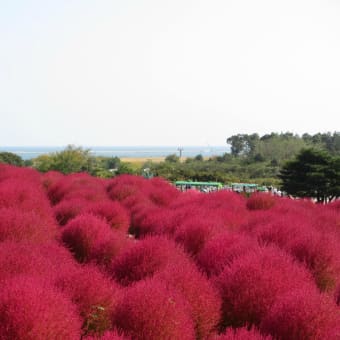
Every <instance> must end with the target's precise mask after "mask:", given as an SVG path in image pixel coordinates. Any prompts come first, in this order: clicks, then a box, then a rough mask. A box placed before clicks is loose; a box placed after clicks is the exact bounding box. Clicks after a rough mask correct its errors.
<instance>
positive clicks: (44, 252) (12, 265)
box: [0, 241, 77, 281]
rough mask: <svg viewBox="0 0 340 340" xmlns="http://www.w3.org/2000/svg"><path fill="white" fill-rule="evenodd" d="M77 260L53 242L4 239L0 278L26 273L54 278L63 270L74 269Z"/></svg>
mask: <svg viewBox="0 0 340 340" xmlns="http://www.w3.org/2000/svg"><path fill="white" fill-rule="evenodd" d="M76 266H77V262H76V261H75V260H74V259H73V257H72V255H71V254H70V252H69V251H67V249H65V248H64V247H62V246H60V245H58V244H57V243H54V242H48V243H44V244H41V245H39V246H37V245H35V244H29V243H23V242H10V241H4V242H2V243H1V246H0V278H1V279H7V278H12V277H15V276H17V275H20V274H27V275H30V276H34V277H38V278H39V279H47V280H50V281H53V280H55V278H56V277H57V276H58V275H61V274H62V273H63V272H64V271H69V270H74V268H75V267H76Z"/></svg>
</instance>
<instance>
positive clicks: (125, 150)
mask: <svg viewBox="0 0 340 340" xmlns="http://www.w3.org/2000/svg"><path fill="white" fill-rule="evenodd" d="M81 147H82V148H83V149H89V150H90V153H91V154H93V155H95V156H105V157H119V158H145V157H166V156H168V155H171V154H178V155H179V153H180V149H181V150H182V151H181V154H182V156H183V157H194V156H196V155H199V154H201V155H202V156H203V157H212V156H220V155H223V154H224V153H227V152H229V151H230V147H228V146H227V145H224V146H221V145H181V146H174V145H173V146H153V145H144V146H136V145H135V146H104V145H103V146H98V145H93V146H81ZM65 148H66V146H1V147H0V152H12V153H15V154H17V155H18V156H20V157H21V158H22V159H24V160H27V159H32V158H36V157H38V156H41V155H44V154H50V153H53V152H58V151H62V150H64V149H65Z"/></svg>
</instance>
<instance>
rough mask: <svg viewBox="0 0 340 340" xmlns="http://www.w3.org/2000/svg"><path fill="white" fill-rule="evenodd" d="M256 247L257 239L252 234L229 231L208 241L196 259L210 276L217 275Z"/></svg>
mask: <svg viewBox="0 0 340 340" xmlns="http://www.w3.org/2000/svg"><path fill="white" fill-rule="evenodd" d="M256 247H258V244H257V242H256V240H254V239H253V238H251V237H250V236H248V235H245V234H241V233H235V232H229V231H227V232H224V233H223V234H218V235H216V237H214V238H212V239H211V240H210V241H208V242H207V243H206V244H205V246H204V248H203V249H202V250H201V251H200V252H199V253H198V255H197V257H196V261H197V264H198V266H199V267H200V268H201V269H202V270H203V271H204V272H205V273H206V274H207V275H208V276H216V275H219V274H220V273H221V272H222V271H223V269H224V267H225V266H226V265H230V264H231V263H232V262H233V260H234V259H236V258H237V257H239V256H241V255H243V254H246V253H247V252H248V251H251V250H254V249H255V248H256Z"/></svg>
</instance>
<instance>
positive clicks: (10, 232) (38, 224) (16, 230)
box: [0, 207, 57, 244]
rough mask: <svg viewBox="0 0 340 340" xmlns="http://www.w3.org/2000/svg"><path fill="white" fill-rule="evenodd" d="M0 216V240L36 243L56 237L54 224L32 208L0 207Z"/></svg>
mask: <svg viewBox="0 0 340 340" xmlns="http://www.w3.org/2000/svg"><path fill="white" fill-rule="evenodd" d="M0 217H1V218H0V242H2V241H5V240H8V241H26V242H30V243H36V244H38V243H43V242H47V241H52V240H54V239H55V238H56V235H57V228H56V225H55V224H54V223H49V222H48V221H46V219H45V218H43V217H42V216H41V215H39V214H38V213H37V212H35V211H34V210H32V211H22V210H21V209H19V208H16V207H10V208H0Z"/></svg>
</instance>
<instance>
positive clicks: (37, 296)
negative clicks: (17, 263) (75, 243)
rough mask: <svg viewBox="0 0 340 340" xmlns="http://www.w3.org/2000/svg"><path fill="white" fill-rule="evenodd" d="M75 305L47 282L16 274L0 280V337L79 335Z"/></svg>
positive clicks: (33, 339) (34, 339)
mask: <svg viewBox="0 0 340 340" xmlns="http://www.w3.org/2000/svg"><path fill="white" fill-rule="evenodd" d="M80 327H81V322H80V319H79V316H78V314H77V311H76V308H75V306H74V305H73V304H72V303H71V301H70V300H68V299H67V298H66V296H64V295H63V294H62V293H60V292H58V291H57V290H56V289H55V288H54V287H52V286H50V285H49V284H47V283H46V282H44V283H42V282H41V281H39V280H37V279H34V278H31V277H28V276H23V277H22V276H17V277H15V278H14V279H10V280H5V281H2V282H1V283H0V339H2V340H8V339H27V340H40V339H41V340H45V339H70V340H75V339H80Z"/></svg>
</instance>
